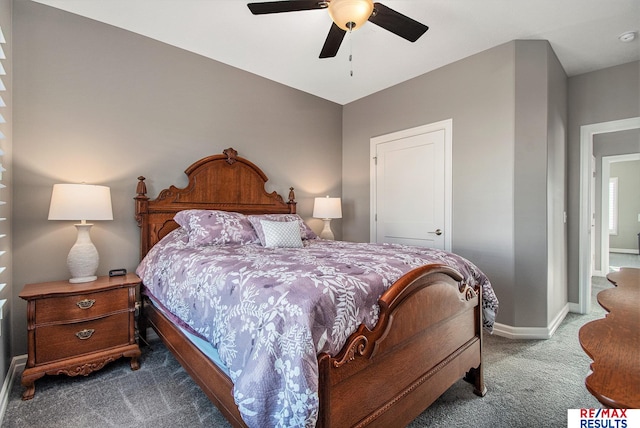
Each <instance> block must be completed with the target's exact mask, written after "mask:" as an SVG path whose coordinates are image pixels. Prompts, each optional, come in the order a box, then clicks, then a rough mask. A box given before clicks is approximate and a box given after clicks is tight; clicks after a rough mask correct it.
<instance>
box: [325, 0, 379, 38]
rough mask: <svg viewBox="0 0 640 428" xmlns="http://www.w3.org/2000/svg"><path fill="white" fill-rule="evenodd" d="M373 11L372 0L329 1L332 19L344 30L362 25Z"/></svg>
mask: <svg viewBox="0 0 640 428" xmlns="http://www.w3.org/2000/svg"><path fill="white" fill-rule="evenodd" d="M372 12H373V1H372V0H331V1H330V2H329V15H330V16H331V19H332V20H333V22H335V23H336V25H337V26H338V27H340V28H341V29H343V30H344V31H349V30H355V29H357V28H360V27H362V25H363V24H364V23H365V22H367V20H368V19H369V17H370V16H371V13H372Z"/></svg>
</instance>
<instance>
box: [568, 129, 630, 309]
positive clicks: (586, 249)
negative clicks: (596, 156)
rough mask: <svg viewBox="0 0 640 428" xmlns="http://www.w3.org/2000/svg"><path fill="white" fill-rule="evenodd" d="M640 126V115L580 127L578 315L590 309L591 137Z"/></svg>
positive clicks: (591, 267) (591, 268)
mask: <svg viewBox="0 0 640 428" xmlns="http://www.w3.org/2000/svg"><path fill="white" fill-rule="evenodd" d="M638 128H640V117H633V118H629V119H622V120H614V121H610V122H601V123H594V124H591V125H583V126H582V127H580V219H579V243H578V286H579V290H578V300H579V301H578V307H579V309H578V310H579V312H580V313H581V314H586V313H588V312H589V309H590V308H591V272H592V270H593V266H592V262H591V254H592V245H591V235H592V233H591V221H592V220H591V219H592V218H593V214H594V213H593V209H592V207H591V186H592V184H591V171H592V168H593V161H592V157H593V137H594V136H595V135H598V134H604V133H608V132H616V131H626V130H629V129H638Z"/></svg>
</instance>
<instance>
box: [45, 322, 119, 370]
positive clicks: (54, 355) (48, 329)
mask: <svg viewBox="0 0 640 428" xmlns="http://www.w3.org/2000/svg"><path fill="white" fill-rule="evenodd" d="M129 315H130V314H129V312H123V313H120V314H116V315H110V316H108V317H105V318H100V319H97V320H93V321H87V322H79V323H73V324H62V325H52V326H45V327H39V328H36V331H35V342H36V343H35V345H36V346H35V349H36V355H35V363H36V365H37V364H44V363H47V362H50V361H55V360H60V359H63V358H69V357H75V356H78V355H82V354H87V353H91V352H95V351H99V350H103V349H107V348H111V347H115V346H121V345H127V344H128V343H129V328H126V327H127V326H129Z"/></svg>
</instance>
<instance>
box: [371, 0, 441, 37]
mask: <svg viewBox="0 0 640 428" xmlns="http://www.w3.org/2000/svg"><path fill="white" fill-rule="evenodd" d="M369 21H370V22H373V23H374V24H376V25H378V26H380V27H382V28H384V29H385V30H388V31H391V32H392V33H393V34H397V35H398V36H400V37H402V38H403V39H407V40H409V41H410V42H415V41H416V40H418V39H419V38H420V36H422V35H423V34H424V33H425V32H426V31H427V30H428V29H429V27H427V26H426V25H424V24H421V23H420V22H418V21H416V20H413V19H411V18H409V17H408V16H405V15H403V14H401V13H399V12H396V11H395V10H393V9H391V8H388V7H387V6H385V5H383V4H382V3H374V4H373V13H372V14H371V16H370V17H369Z"/></svg>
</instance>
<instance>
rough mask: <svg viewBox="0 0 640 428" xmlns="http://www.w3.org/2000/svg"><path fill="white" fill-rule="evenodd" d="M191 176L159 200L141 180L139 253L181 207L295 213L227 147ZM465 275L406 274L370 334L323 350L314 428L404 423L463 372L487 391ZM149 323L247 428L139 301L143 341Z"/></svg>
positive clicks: (439, 268)
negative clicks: (335, 351)
mask: <svg viewBox="0 0 640 428" xmlns="http://www.w3.org/2000/svg"><path fill="white" fill-rule="evenodd" d="M185 173H186V174H187V176H188V179H189V182H188V185H187V186H186V187H185V188H177V187H175V186H170V187H169V188H168V189H165V190H162V191H161V192H160V194H159V196H158V198H157V199H155V200H150V199H149V197H147V195H146V192H147V191H146V185H145V178H144V177H139V178H138V187H137V196H136V197H135V204H136V219H137V221H138V225H139V226H140V229H141V247H140V256H141V258H142V257H144V256H145V254H146V253H147V252H148V251H149V250H150V249H151V247H152V246H153V245H154V244H156V243H157V242H158V241H159V240H160V239H161V238H162V237H164V236H165V235H166V234H167V233H169V232H170V231H172V230H173V229H175V228H177V227H178V225H177V224H176V223H175V222H174V221H173V216H174V215H175V214H176V213H177V212H179V211H181V210H185V209H216V210H225V211H236V212H240V213H244V214H263V213H295V212H296V202H295V200H294V193H293V188H291V189H290V192H289V197H288V200H287V201H285V200H284V199H283V198H282V197H281V196H280V195H278V194H277V193H275V192H273V193H267V192H266V191H265V188H264V187H265V183H266V181H267V177H266V175H265V174H264V173H263V172H262V171H261V170H260V168H258V167H257V166H256V165H254V164H253V163H251V162H250V161H248V160H246V159H244V158H242V157H239V156H238V155H237V152H236V151H235V150H233V149H231V148H229V149H227V150H224V152H223V154H220V155H214V156H209V157H207V158H204V159H201V160H199V161H197V162H195V163H194V164H193V165H191V166H190V167H189V168H187V169H186V171H185ZM461 280H462V277H461V276H460V274H458V273H457V272H456V271H455V270H454V269H452V268H449V267H445V266H443V265H426V266H422V267H420V268H417V269H414V270H412V271H410V272H409V273H407V274H406V275H404V276H403V277H401V278H400V279H399V280H398V281H397V282H396V283H394V284H393V285H392V286H391V288H389V289H388V291H386V292H385V293H384V294H383V295H382V296H381V298H380V300H379V304H380V318H379V321H378V323H377V324H376V326H375V327H374V328H373V329H372V330H369V329H367V328H366V327H364V326H362V325H361V326H360V328H359V329H358V331H356V332H355V333H353V334H352V335H351V336H350V337H349V339H348V340H347V343H346V344H345V346H344V347H343V349H342V350H341V352H340V353H339V354H338V355H336V356H334V357H332V356H330V355H328V354H321V355H319V356H318V363H319V370H320V371H319V377H320V379H319V385H320V386H319V397H320V408H319V416H318V422H317V426H318V427H348V426H355V427H360V426H380V427H389V426H404V425H406V424H408V423H409V422H411V421H412V420H413V419H415V418H416V417H417V416H418V415H419V414H420V413H422V412H423V411H424V410H425V409H426V408H427V407H428V406H429V405H430V404H431V403H432V402H433V401H435V400H436V399H437V398H438V397H439V396H440V395H441V394H442V393H443V392H445V391H446V390H447V389H448V388H449V387H450V386H451V385H453V384H454V383H456V382H457V381H458V380H460V379H461V378H463V377H464V378H465V379H466V380H468V381H469V382H470V383H472V384H473V389H474V392H475V393H476V394H477V395H480V396H484V394H485V392H486V388H485V386H484V379H483V372H482V297H481V296H482V293H481V290H473V289H471V288H470V287H468V286H464V285H461V284H463V282H462V281H461ZM142 294H143V296H144V284H143V286H142ZM425 308H428V310H425ZM148 327H151V328H153V329H154V330H155V331H156V332H157V334H158V336H159V337H160V338H161V339H162V341H163V342H164V343H165V345H166V346H167V347H168V348H169V349H170V350H171V352H172V353H173V354H174V355H175V357H176V358H177V359H178V361H179V362H180V363H181V364H182V366H183V367H184V368H185V370H186V371H187V372H188V373H189V374H190V376H191V377H192V378H193V379H194V381H195V382H196V383H197V384H198V385H199V386H200V387H201V388H202V390H203V391H204V392H205V394H207V396H208V397H209V398H210V400H211V401H212V402H213V403H214V404H215V405H216V406H217V407H218V409H219V410H220V411H221V412H222V413H223V414H224V416H225V417H226V418H227V420H228V421H229V422H230V423H231V424H232V425H233V426H238V427H241V426H246V425H245V424H244V422H243V420H242V418H241V416H240V413H239V411H238V409H237V407H236V404H235V403H234V400H233V394H232V388H233V384H232V382H231V380H230V379H229V378H228V377H227V376H226V375H225V374H224V372H223V371H222V370H221V369H219V368H218V367H217V366H216V365H215V364H214V363H213V362H211V361H210V360H209V359H208V358H207V357H206V356H205V355H204V354H203V353H202V352H201V351H200V350H199V349H198V348H196V347H195V346H194V345H193V344H192V343H191V342H190V341H189V340H188V339H187V338H186V337H185V336H184V335H183V334H182V333H181V332H180V330H179V329H178V328H177V327H176V326H175V325H174V324H172V322H170V321H169V320H168V319H167V318H166V317H165V316H164V315H162V314H161V313H160V312H159V311H158V310H157V309H156V308H155V307H154V306H153V305H151V304H150V303H149V302H148V301H147V299H145V298H143V311H142V316H141V317H140V332H141V334H142V335H143V337H144V335H145V334H146V329H147V328H148Z"/></svg>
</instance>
